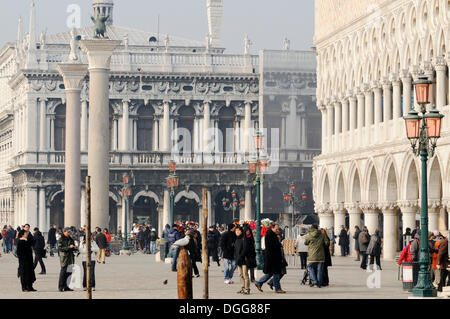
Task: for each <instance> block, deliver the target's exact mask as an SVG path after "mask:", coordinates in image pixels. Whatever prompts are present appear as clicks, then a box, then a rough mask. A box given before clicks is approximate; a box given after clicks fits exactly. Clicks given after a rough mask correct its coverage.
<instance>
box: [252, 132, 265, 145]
mask: <svg viewBox="0 0 450 319" xmlns="http://www.w3.org/2000/svg"><path fill="white" fill-rule="evenodd" d="M253 138H254V143H255V148H256V149H257V150H261V149H262V148H263V147H264V135H263V134H262V133H261V131H260V130H259V129H258V130H256V133H255V136H254V137H253Z"/></svg>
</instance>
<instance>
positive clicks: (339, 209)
mask: <svg viewBox="0 0 450 319" xmlns="http://www.w3.org/2000/svg"><path fill="white" fill-rule="evenodd" d="M330 208H331V209H333V212H334V213H335V214H336V213H345V205H344V203H343V202H342V203H334V204H332V205H331V206H330Z"/></svg>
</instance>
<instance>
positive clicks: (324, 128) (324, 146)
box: [281, 105, 328, 154]
mask: <svg viewBox="0 0 450 319" xmlns="http://www.w3.org/2000/svg"><path fill="white" fill-rule="evenodd" d="M319 109H320V111H321V112H322V153H324V154H326V153H327V152H328V149H327V143H326V139H327V138H328V136H327V109H326V107H325V105H322V106H321V107H320V108H319ZM281 120H282V122H281V123H282V126H283V132H286V125H283V124H284V123H286V118H285V117H282V118H281ZM283 120H284V121H283ZM285 136H286V133H284V134H283V135H282V138H283V137H284V138H285ZM283 141H286V139H284V140H282V145H281V146H282V149H285V148H286V143H283Z"/></svg>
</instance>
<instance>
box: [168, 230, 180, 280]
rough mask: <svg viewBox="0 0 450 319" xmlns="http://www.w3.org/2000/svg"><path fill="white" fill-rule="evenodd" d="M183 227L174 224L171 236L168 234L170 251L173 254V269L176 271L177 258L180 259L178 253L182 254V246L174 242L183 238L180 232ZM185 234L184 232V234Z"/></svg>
mask: <svg viewBox="0 0 450 319" xmlns="http://www.w3.org/2000/svg"><path fill="white" fill-rule="evenodd" d="M181 229H182V227H180V229H179V228H178V225H176V224H174V225H173V226H172V229H171V230H170V232H169V236H168V239H167V240H168V242H169V245H170V248H169V249H170V252H171V255H172V271H173V272H176V271H177V259H178V255H179V254H180V247H179V246H177V245H174V243H175V242H176V241H177V240H179V239H181V234H180V230H181ZM183 235H184V234H183Z"/></svg>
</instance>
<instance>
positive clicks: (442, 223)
mask: <svg viewBox="0 0 450 319" xmlns="http://www.w3.org/2000/svg"><path fill="white" fill-rule="evenodd" d="M449 229H450V228H448V223H447V211H446V209H445V205H444V202H443V203H442V206H441V209H440V210H439V231H440V232H441V234H444V232H446V231H447V230H449Z"/></svg>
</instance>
